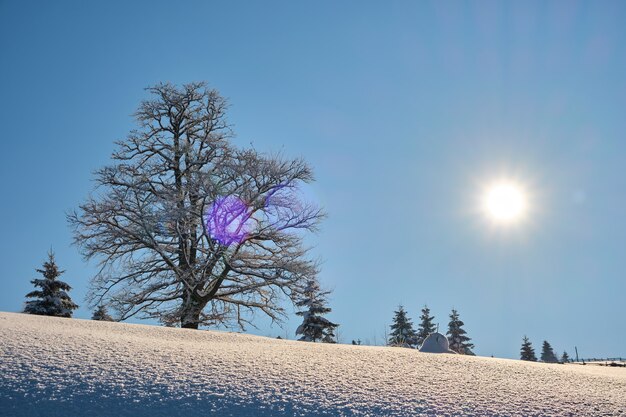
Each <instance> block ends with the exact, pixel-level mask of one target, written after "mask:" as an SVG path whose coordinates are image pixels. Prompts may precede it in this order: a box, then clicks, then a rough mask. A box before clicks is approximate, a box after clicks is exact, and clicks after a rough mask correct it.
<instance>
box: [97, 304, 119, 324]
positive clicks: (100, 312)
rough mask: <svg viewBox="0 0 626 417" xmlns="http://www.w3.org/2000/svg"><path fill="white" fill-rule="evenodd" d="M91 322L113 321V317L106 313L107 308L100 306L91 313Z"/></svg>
mask: <svg viewBox="0 0 626 417" xmlns="http://www.w3.org/2000/svg"><path fill="white" fill-rule="evenodd" d="M91 319H92V320H98V321H114V320H113V317H111V316H110V315H109V313H108V311H107V308H106V307H105V306H104V305H103V304H100V305H99V306H98V308H96V310H95V311H94V312H93V316H91Z"/></svg>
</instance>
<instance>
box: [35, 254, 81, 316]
mask: <svg viewBox="0 0 626 417" xmlns="http://www.w3.org/2000/svg"><path fill="white" fill-rule="evenodd" d="M36 271H37V272H39V273H40V274H42V275H43V279H33V280H32V281H31V283H32V284H33V285H34V286H35V287H38V288H41V289H40V290H35V291H31V292H29V293H28V294H26V297H27V298H34V300H30V301H26V305H25V306H24V313H28V314H39V315H42V316H56V317H72V313H73V311H74V310H76V309H77V308H78V306H77V305H76V304H74V302H73V301H72V299H71V298H70V296H69V295H68V293H67V292H68V291H70V290H71V289H72V287H70V286H69V285H68V284H67V283H65V282H63V281H60V280H58V278H59V277H60V276H61V275H62V274H63V273H64V272H65V271H59V267H58V266H57V264H56V262H55V261H54V253H53V252H52V251H50V252H48V260H47V261H46V262H44V264H43V269H37V270H36Z"/></svg>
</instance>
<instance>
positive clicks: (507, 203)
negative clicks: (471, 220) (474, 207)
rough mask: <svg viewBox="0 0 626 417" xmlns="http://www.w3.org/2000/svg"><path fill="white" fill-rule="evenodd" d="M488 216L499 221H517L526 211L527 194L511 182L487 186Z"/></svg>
mask: <svg viewBox="0 0 626 417" xmlns="http://www.w3.org/2000/svg"><path fill="white" fill-rule="evenodd" d="M483 204H484V209H485V212H486V213H487V216H488V217H489V218H490V219H491V220H493V221H495V222H497V223H515V222H516V221H518V220H520V219H521V218H522V217H523V215H524V213H525V212H526V194H525V193H524V191H523V190H522V188H521V187H520V186H519V185H517V184H514V183H511V182H505V181H503V182H498V183H495V184H493V185H491V186H490V187H489V188H487V190H486V192H485V195H484V200H483Z"/></svg>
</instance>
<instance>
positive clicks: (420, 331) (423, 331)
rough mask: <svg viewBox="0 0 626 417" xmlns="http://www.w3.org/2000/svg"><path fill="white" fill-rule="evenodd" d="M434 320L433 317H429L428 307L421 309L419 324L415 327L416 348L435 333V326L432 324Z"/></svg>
mask: <svg viewBox="0 0 626 417" xmlns="http://www.w3.org/2000/svg"><path fill="white" fill-rule="evenodd" d="M434 319H435V317H434V316H431V315H430V309H429V308H428V306H424V308H423V309H422V315H421V316H420V324H419V326H418V327H417V340H416V344H417V346H421V345H422V343H424V340H426V338H427V337H428V335H429V334H431V333H434V332H435V324H434V323H433V320H434Z"/></svg>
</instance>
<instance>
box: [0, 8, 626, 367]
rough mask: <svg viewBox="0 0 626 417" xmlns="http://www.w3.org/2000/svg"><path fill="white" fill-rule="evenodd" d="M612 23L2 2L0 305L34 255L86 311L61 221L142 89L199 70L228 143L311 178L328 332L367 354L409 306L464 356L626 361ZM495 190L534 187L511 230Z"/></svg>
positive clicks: (622, 187)
mask: <svg viewBox="0 0 626 417" xmlns="http://www.w3.org/2000/svg"><path fill="white" fill-rule="evenodd" d="M131 3H132V4H131ZM624 21H626V4H624V3H623V2H609V1H607V2H574V1H567V2H530V1H529V2H413V1H394V2H362V1H359V2H356V1H354V2H341V4H338V2H331V1H326V2H324V1H322V2H314V3H313V2H307V3H305V2H287V1H284V2H247V3H244V2H190V1H189V2H162V1H161V2H159V1H151V2H143V3H142V2H121V1H119V2H116V1H107V2H104V1H103V2H97V3H96V2H80V1H76V2H39V3H37V2H30V1H6V0H5V1H2V0H0V72H1V76H0V97H1V100H0V126H2V128H1V129H0V132H1V133H0V135H1V138H2V152H1V153H0V174H1V178H2V204H1V205H0V215H1V218H2V219H4V225H3V232H4V239H2V240H1V241H0V245H1V246H0V282H1V283H2V288H3V290H2V291H1V292H0V310H5V311H18V310H19V309H20V308H21V306H22V303H23V301H24V298H23V296H24V294H26V293H27V292H28V291H30V289H31V285H30V283H29V280H30V279H32V278H34V277H35V275H36V274H35V272H34V268H36V267H39V266H40V265H41V262H42V261H43V260H44V257H45V254H46V252H47V250H48V249H49V248H50V247H53V248H54V250H55V251H56V253H57V260H58V262H59V264H60V266H61V267H63V268H64V269H66V270H67V272H66V274H65V278H66V280H67V281H68V282H69V283H70V284H71V285H73V287H74V291H73V295H74V297H75V298H76V299H77V301H78V302H79V303H80V302H81V301H83V300H82V298H83V297H84V294H85V292H86V289H87V284H88V281H89V278H90V276H91V275H93V273H94V269H95V268H94V265H93V264H87V263H85V262H84V261H83V260H82V258H81V256H80V254H79V252H78V250H77V248H75V247H73V246H71V234H70V230H69V228H68V227H67V223H66V221H65V212H66V211H68V210H70V209H72V208H75V207H77V205H78V204H79V203H80V202H81V201H82V200H83V199H84V198H85V196H86V195H87V194H88V193H89V191H90V190H91V188H92V186H93V183H92V182H91V179H92V176H91V172H92V171H93V170H95V169H96V168H98V167H100V166H102V165H104V164H106V163H107V161H108V157H109V155H110V153H111V151H112V150H113V141H114V140H117V139H121V138H123V137H124V136H125V135H126V133H127V132H128V131H129V130H130V129H131V128H133V120H132V118H131V116H130V115H131V114H132V113H133V111H134V109H135V108H136V107H137V105H138V104H139V102H140V101H141V100H142V99H144V98H146V93H145V91H144V90H143V88H145V87H147V86H149V85H152V84H155V83H157V82H159V81H171V82H174V83H184V82H189V81H199V80H205V81H208V82H209V83H210V84H211V86H212V87H215V88H217V89H218V90H220V92H221V93H222V94H223V95H224V96H226V97H228V98H229V100H230V103H231V109H230V113H229V119H230V121H231V122H232V123H233V124H234V125H235V131H236V133H237V138H236V139H235V142H236V143H237V144H238V145H241V146H249V144H250V143H252V144H253V145H254V146H255V147H256V148H257V149H259V150H262V151H270V152H271V151H281V152H283V153H284V154H285V155H287V156H294V157H296V156H303V157H305V158H306V159H307V160H308V161H309V162H310V163H311V165H312V166H313V167H314V169H315V172H316V176H317V182H316V183H315V184H314V185H313V186H312V188H311V190H310V197H312V198H314V199H316V200H317V201H318V202H319V203H320V204H321V205H323V206H324V207H325V209H326V210H327V212H328V213H329V218H328V220H327V221H325V223H324V225H323V228H322V231H321V232H320V233H319V234H318V235H317V236H314V237H313V238H312V239H311V242H312V243H313V244H314V245H315V254H316V255H317V256H319V257H320V258H321V259H322V260H323V267H322V273H321V276H320V278H321V281H322V283H323V284H324V285H325V286H326V287H328V288H331V289H333V290H334V292H333V295H332V300H331V303H332V304H331V306H332V307H333V310H334V311H333V313H332V314H331V316H330V317H331V318H332V319H334V320H335V321H337V322H339V323H340V324H341V328H340V335H341V338H342V339H343V340H344V341H345V342H349V341H350V340H352V339H356V338H360V339H362V340H364V341H368V342H370V343H375V342H377V343H379V344H380V343H382V340H383V333H384V330H385V326H388V325H389V323H390V320H391V317H392V315H393V310H394V309H395V308H396V307H397V305H398V304H399V303H402V304H403V305H404V306H405V307H406V309H407V310H408V312H409V314H410V315H411V316H412V317H413V319H414V321H417V318H418V315H419V309H420V308H421V307H422V306H423V305H424V304H428V305H429V307H430V308H431V310H432V312H433V313H434V314H435V316H436V322H438V323H440V325H441V326H442V327H445V325H446V324H447V321H448V320H447V319H448V318H447V315H448V314H449V311H450V309H451V308H452V307H455V308H457V309H458V310H459V312H460V313H461V318H462V319H463V320H464V321H465V323H466V329H467V331H468V333H469V335H470V336H471V337H472V338H473V341H474V343H475V344H476V352H477V353H478V354H481V355H492V354H493V355H495V356H502V357H517V356H518V352H519V346H520V343H521V338H522V336H523V335H524V334H527V335H528V336H529V337H530V338H531V340H532V341H533V342H534V344H535V346H536V348H539V347H540V345H541V341H542V340H544V339H547V340H548V341H550V342H551V344H552V345H553V346H554V347H555V349H557V350H558V351H559V352H562V351H563V350H567V351H568V352H570V353H572V352H573V349H574V346H578V349H579V352H580V353H581V354H582V355H584V356H620V355H621V356H624V355H625V354H626V352H625V351H624V346H625V345H626V333H625V332H624V330H625V327H624V322H623V320H624V310H623V309H624V307H623V306H624V293H625V291H626V284H625V282H626V281H625V279H624V276H625V273H626V245H625V243H626V212H625V210H624V207H625V204H626V175H625V174H624V167H625V166H626V139H625V138H624V131H625V127H626V118H624V108H625V105H626V59H625V57H626V49H625V48H626V46H625V45H626V28H625V27H624V25H623V22H624ZM502 177H506V178H513V179H515V180H516V181H518V182H519V183H520V184H523V185H524V187H525V188H526V189H527V190H528V193H529V199H530V200H529V205H530V211H529V214H528V216H527V219H526V220H525V221H524V222H523V223H522V224H519V225H518V226H517V227H514V228H508V229H502V228H497V229H496V228H494V227H493V226H492V225H490V224H489V222H487V221H486V220H485V218H484V216H482V214H481V213H479V210H478V209H477V206H478V200H479V197H480V195H481V192H482V189H483V187H484V186H485V184H488V183H489V182H491V181H493V180H494V179H497V178H502ZM83 304H85V303H83ZM76 316H77V317H79V318H89V317H90V311H88V309H87V308H84V307H81V309H80V310H79V311H78V312H77V314H76ZM297 324H298V319H297V318H296V317H295V316H294V315H291V319H290V320H289V321H288V322H287V323H286V325H285V329H286V330H281V329H280V328H276V327H273V328H270V327H269V325H268V323H267V322H266V321H265V320H263V319H261V318H259V320H258V325H259V329H257V330H255V329H250V331H251V332H254V333H257V334H262V335H272V336H275V335H278V334H280V335H283V337H284V334H285V331H286V332H287V333H288V335H289V337H291V338H293V337H294V334H293V332H294V330H295V328H296V326H297Z"/></svg>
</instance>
